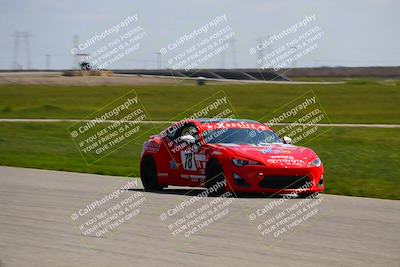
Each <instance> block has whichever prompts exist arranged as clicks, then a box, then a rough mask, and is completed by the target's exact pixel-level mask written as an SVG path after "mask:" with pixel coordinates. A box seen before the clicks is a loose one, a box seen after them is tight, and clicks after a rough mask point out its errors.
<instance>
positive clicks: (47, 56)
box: [44, 54, 51, 70]
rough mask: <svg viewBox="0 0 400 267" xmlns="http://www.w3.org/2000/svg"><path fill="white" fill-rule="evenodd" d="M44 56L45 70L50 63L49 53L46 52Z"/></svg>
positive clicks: (48, 68) (48, 67)
mask: <svg viewBox="0 0 400 267" xmlns="http://www.w3.org/2000/svg"><path fill="white" fill-rule="evenodd" d="M44 56H45V62H46V70H50V65H51V55H49V54H46V55H44Z"/></svg>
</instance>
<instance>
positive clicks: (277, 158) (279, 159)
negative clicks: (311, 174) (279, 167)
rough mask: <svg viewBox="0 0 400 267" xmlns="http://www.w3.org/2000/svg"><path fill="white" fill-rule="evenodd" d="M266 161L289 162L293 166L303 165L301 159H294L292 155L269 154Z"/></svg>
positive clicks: (275, 162) (274, 162) (303, 162)
mask: <svg viewBox="0 0 400 267" xmlns="http://www.w3.org/2000/svg"><path fill="white" fill-rule="evenodd" d="M267 162H268V163H271V164H279V163H281V164H291V165H294V166H298V167H301V166H304V164H305V161H304V160H301V159H295V158H294V157H293V156H284V155H280V156H271V158H269V159H267Z"/></svg>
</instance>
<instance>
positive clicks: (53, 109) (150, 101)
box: [0, 81, 400, 123]
mask: <svg viewBox="0 0 400 267" xmlns="http://www.w3.org/2000/svg"><path fill="white" fill-rule="evenodd" d="M132 89H135V90H136V91H137V93H138V95H139V97H140V99H141V101H142V102H143V104H144V106H145V107H146V109H147V110H148V112H149V114H150V116H151V117H152V118H153V119H158V120H166V119H170V118H172V117H174V116H176V115H177V114H179V113H181V112H182V111H183V110H185V109H187V108H190V107H191V106H193V105H195V104H196V103H198V102H199V101H201V100H203V99H205V98H206V97H208V96H210V95H212V94H213V93H215V92H216V91H219V90H223V91H224V92H225V93H226V94H227V95H228V97H229V99H230V101H231V103H232V105H233V107H234V108H235V111H236V112H237V113H238V114H239V115H240V117H242V118H252V119H257V118H261V117H264V116H266V115H268V114H269V113H270V112H271V111H273V110H274V109H276V108H278V107H280V106H281V105H284V104H286V103H287V102H288V101H290V100H291V99H293V98H295V97H298V96H300V95H301V94H303V93H305V92H307V91H309V90H313V91H314V92H315V94H316V95H317V97H318V99H319V101H320V102H321V104H322V106H323V107H324V109H325V111H326V112H327V114H328V115H329V118H330V119H331V121H332V122H334V123H399V122H400V119H399V118H400V108H399V107H398V103H400V84H397V85H390V84H381V83H378V82H372V81H362V82H356V83H355V84H354V83H350V84H338V85H276V84H261V85H260V84H257V85H255V84H246V85H213V86H204V87H198V86H176V85H175V86H142V87H136V86H135V87H126V86H125V87H114V86H113V87H107V86H99V87H54V86H22V85H7V86H0V117H3V118H76V119H80V118H83V117H84V116H85V115H87V114H90V113H92V112H93V111H95V110H97V109H98V108H100V107H102V106H104V105H105V104H108V103H109V102H111V101H112V100H114V99H115V98H117V97H119V96H121V95H123V94H124V93H127V92H129V91H130V90H132Z"/></svg>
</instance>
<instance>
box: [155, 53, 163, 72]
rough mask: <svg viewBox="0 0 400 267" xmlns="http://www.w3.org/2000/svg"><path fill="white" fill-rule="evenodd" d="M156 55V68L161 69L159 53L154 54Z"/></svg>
mask: <svg viewBox="0 0 400 267" xmlns="http://www.w3.org/2000/svg"><path fill="white" fill-rule="evenodd" d="M156 55H157V68H158V69H159V70H160V69H162V61H161V52H156Z"/></svg>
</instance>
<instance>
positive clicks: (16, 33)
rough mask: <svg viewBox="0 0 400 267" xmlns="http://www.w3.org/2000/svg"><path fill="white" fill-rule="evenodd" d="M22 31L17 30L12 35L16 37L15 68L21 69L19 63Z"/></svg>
mask: <svg viewBox="0 0 400 267" xmlns="http://www.w3.org/2000/svg"><path fill="white" fill-rule="evenodd" d="M20 35H21V34H20V32H15V33H14V34H13V35H12V37H13V38H14V62H13V65H14V66H13V68H14V69H15V70H16V69H19V68H20V66H19V64H18V51H19V38H20Z"/></svg>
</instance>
